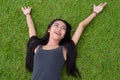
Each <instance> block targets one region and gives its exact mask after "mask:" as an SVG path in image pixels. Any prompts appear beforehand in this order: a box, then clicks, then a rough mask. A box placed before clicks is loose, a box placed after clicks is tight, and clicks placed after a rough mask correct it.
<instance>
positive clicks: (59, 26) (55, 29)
mask: <svg viewBox="0 0 120 80" xmlns="http://www.w3.org/2000/svg"><path fill="white" fill-rule="evenodd" d="M48 32H49V33H50V37H52V38H54V39H56V40H62V39H63V38H64V35H65V33H66V25H65V23H64V22H62V21H59V20H58V21H55V22H54V23H53V24H52V26H51V27H50V29H49V30H48Z"/></svg>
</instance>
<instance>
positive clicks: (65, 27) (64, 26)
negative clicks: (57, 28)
mask: <svg viewBox="0 0 120 80" xmlns="http://www.w3.org/2000/svg"><path fill="white" fill-rule="evenodd" d="M54 24H57V25H59V23H57V22H55V23H54ZM62 27H64V28H66V26H65V25H62Z"/></svg>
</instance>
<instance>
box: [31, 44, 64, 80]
mask: <svg viewBox="0 0 120 80" xmlns="http://www.w3.org/2000/svg"><path fill="white" fill-rule="evenodd" d="M64 63H65V60H64V57H63V50H62V46H59V47H58V48H56V49H52V50H44V49H42V47H41V46H40V47H39V48H38V51H37V52H36V54H35V55H34V67H33V73H32V80H60V74H61V71H62V67H63V65H64Z"/></svg>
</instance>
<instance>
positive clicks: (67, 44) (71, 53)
mask: <svg viewBox="0 0 120 80" xmlns="http://www.w3.org/2000/svg"><path fill="white" fill-rule="evenodd" d="M55 21H62V22H64V23H65V25H66V33H65V36H64V38H63V39H62V40H61V41H60V43H59V45H62V46H63V47H64V48H65V49H66V50H67V60H66V71H67V74H68V75H72V76H74V77H77V76H79V77H81V76H80V73H79V70H78V69H77V68H76V57H77V50H76V46H75V44H74V42H73V41H72V40H71V36H70V35H71V34H70V33H71V25H70V24H69V23H68V22H66V21H65V20H62V19H55V20H53V21H52V22H51V23H50V24H49V25H48V29H50V27H51V26H52V24H53V23H54V22H55ZM48 29H47V31H46V33H45V35H44V36H43V38H41V39H38V41H36V43H34V44H33V46H37V45H39V44H40V45H46V44H47V43H48V41H49V33H48ZM29 42H31V41H28V44H27V56H26V68H27V70H28V71H31V72H32V71H33V59H34V49H35V47H33V46H32V47H31V48H30V47H29V46H30V43H29ZM31 52H32V53H31Z"/></svg>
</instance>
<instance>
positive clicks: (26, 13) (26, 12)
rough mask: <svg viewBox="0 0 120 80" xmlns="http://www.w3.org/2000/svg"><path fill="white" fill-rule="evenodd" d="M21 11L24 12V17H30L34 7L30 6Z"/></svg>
mask: <svg viewBox="0 0 120 80" xmlns="http://www.w3.org/2000/svg"><path fill="white" fill-rule="evenodd" d="M21 9H22V12H23V14H24V15H28V14H30V12H31V9H32V7H29V6H28V8H27V7H22V8H21Z"/></svg>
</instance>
